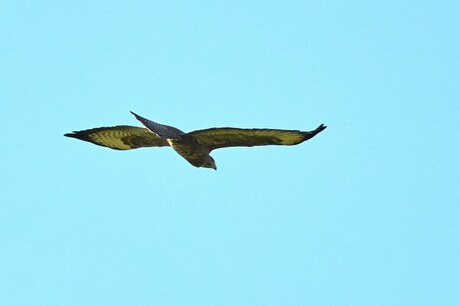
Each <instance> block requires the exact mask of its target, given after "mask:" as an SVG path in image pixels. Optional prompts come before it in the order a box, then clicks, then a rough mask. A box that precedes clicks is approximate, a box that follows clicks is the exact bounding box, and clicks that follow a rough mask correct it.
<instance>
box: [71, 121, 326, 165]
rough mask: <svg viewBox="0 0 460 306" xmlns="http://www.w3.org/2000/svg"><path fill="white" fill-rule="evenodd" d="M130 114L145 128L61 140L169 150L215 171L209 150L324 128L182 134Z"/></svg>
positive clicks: (280, 140)
mask: <svg viewBox="0 0 460 306" xmlns="http://www.w3.org/2000/svg"><path fill="white" fill-rule="evenodd" d="M131 113H132V114H133V115H134V117H136V119H137V120H139V121H140V122H141V123H142V124H143V125H144V126H145V127H146V128H141V127H135V126H129V125H117V126H111V127H99V128H94V129H88V130H82V131H74V132H72V133H68V134H65V135H64V136H67V137H73V138H77V139H80V140H84V141H88V142H91V143H94V144H96V145H99V146H103V147H108V148H111V149H115V150H131V149H137V148H141V147H164V146H170V147H172V148H173V149H174V150H175V151H176V152H177V153H179V155H180V156H182V157H183V158H184V159H185V160H187V161H188V162H189V163H190V164H192V165H193V166H195V167H204V168H212V169H214V170H216V169H217V167H216V163H215V161H214V159H213V158H212V157H211V156H210V155H209V153H210V152H211V151H212V150H215V149H220V148H226V147H252V146H266V145H288V146H290V145H296V144H299V143H302V142H304V141H306V140H308V139H310V138H312V137H314V136H315V135H316V134H318V133H319V132H321V131H323V130H324V129H325V128H326V126H325V125H324V124H321V125H320V126H318V127H317V128H316V129H315V130H313V131H309V132H302V131H298V130H276V129H241V128H232V127H223V128H210V129H204V130H196V131H193V132H189V133H185V132H182V131H181V130H179V129H177V128H175V127H172V126H168V125H164V124H160V123H156V122H153V121H151V120H148V119H146V118H143V117H141V116H139V115H137V114H135V113H133V112H131Z"/></svg>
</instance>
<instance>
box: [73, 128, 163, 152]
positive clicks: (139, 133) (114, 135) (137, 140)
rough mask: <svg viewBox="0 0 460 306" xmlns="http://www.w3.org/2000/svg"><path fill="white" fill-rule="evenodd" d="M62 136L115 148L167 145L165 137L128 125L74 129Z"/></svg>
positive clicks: (129, 148)
mask: <svg viewBox="0 0 460 306" xmlns="http://www.w3.org/2000/svg"><path fill="white" fill-rule="evenodd" d="M64 136H67V137H73V138H77V139H80V140H83V141H88V142H91V143H94V144H96V145H99V146H103V147H108V148H111V149H115V150H131V149H137V148H141V147H163V146H168V143H167V142H166V140H165V139H163V138H160V137H158V136H157V135H155V134H154V133H152V132H150V131H149V130H148V129H146V128H139V127H135V126H129V125H118V126H111V127H100V128H94V129H89V130H83V131H74V132H73V133H68V134H65V135H64Z"/></svg>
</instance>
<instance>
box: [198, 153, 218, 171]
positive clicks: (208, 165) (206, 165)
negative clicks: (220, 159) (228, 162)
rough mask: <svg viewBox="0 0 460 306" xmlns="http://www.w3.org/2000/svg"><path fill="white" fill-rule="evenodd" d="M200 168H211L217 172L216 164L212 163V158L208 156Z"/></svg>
mask: <svg viewBox="0 0 460 306" xmlns="http://www.w3.org/2000/svg"><path fill="white" fill-rule="evenodd" d="M201 167H204V168H212V169H214V170H217V166H216V162H215V161H214V158H212V157H211V156H210V155H208V158H207V159H206V160H205V161H204V163H203V164H202V165H201Z"/></svg>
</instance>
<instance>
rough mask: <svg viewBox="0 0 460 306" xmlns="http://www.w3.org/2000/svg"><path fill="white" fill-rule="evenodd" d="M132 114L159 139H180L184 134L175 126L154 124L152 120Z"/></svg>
mask: <svg viewBox="0 0 460 306" xmlns="http://www.w3.org/2000/svg"><path fill="white" fill-rule="evenodd" d="M131 114H133V115H134V117H136V119H137V120H139V121H140V123H142V124H143V125H144V126H145V127H146V128H147V129H149V130H150V131H151V132H152V133H155V134H156V135H158V136H159V137H162V138H170V139H179V138H180V137H181V135H183V134H184V132H182V131H181V130H179V129H177V128H175V127H173V126H169V125H165V124H160V123H157V122H154V121H152V120H149V119H147V118H144V117H142V116H139V115H138V114H136V113H134V112H131Z"/></svg>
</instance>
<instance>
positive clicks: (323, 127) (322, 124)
mask: <svg viewBox="0 0 460 306" xmlns="http://www.w3.org/2000/svg"><path fill="white" fill-rule="evenodd" d="M326 128H327V126H325V125H324V123H321V125H320V126H318V127H317V128H316V130H315V131H316V132H317V133H319V132H321V131H324V130H325V129H326Z"/></svg>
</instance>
